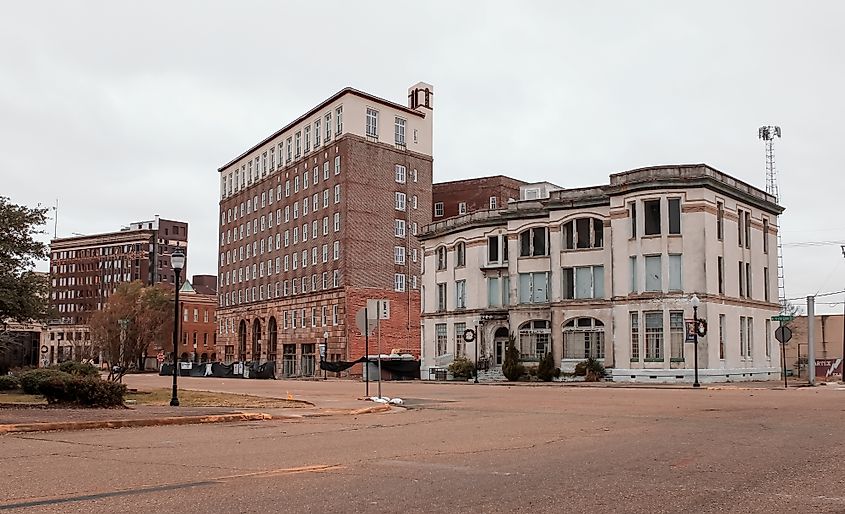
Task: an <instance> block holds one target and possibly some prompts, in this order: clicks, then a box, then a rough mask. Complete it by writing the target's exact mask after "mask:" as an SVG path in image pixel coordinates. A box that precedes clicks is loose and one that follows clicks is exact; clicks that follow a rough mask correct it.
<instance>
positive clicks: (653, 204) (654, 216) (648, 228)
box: [643, 200, 660, 236]
mask: <svg viewBox="0 0 845 514" xmlns="http://www.w3.org/2000/svg"><path fill="white" fill-rule="evenodd" d="M643 208H644V210H645V234H646V235H647V236H652V235H659V234H660V200H646V201H644V202H643Z"/></svg>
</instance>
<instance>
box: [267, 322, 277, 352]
mask: <svg viewBox="0 0 845 514" xmlns="http://www.w3.org/2000/svg"><path fill="white" fill-rule="evenodd" d="M278 338H279V334H278V330H277V327H276V318H275V317H270V321H269V322H267V360H268V361H273V362H275V361H276V351H277V347H278V343H279V339H278Z"/></svg>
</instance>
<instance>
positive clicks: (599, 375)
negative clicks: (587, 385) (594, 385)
mask: <svg viewBox="0 0 845 514" xmlns="http://www.w3.org/2000/svg"><path fill="white" fill-rule="evenodd" d="M606 375H607V372H606V371H605V369H604V365H602V363H601V362H599V361H597V360H596V359H594V358H592V357H590V358H589V359H587V360H585V361H581V362H579V363H578V364H576V365H575V376H576V377H586V380H587V381H588V382H598V381H599V380H601V379H603V378H604V377H605V376H606Z"/></svg>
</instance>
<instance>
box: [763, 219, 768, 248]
mask: <svg viewBox="0 0 845 514" xmlns="http://www.w3.org/2000/svg"><path fill="white" fill-rule="evenodd" d="M763 253H769V220H768V218H763Z"/></svg>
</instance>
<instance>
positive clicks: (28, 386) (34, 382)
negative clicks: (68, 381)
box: [20, 368, 71, 394]
mask: <svg viewBox="0 0 845 514" xmlns="http://www.w3.org/2000/svg"><path fill="white" fill-rule="evenodd" d="M70 376H71V375H70V374H69V373H65V372H64V371H59V370H57V369H47V368H42V369H34V370H32V371H26V372H24V373H21V375H20V381H21V389H23V392H24V393H26V394H42V393H41V391H40V387H41V383H42V382H44V381H45V380H47V379H50V378H53V377H60V378H66V377H70Z"/></svg>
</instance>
